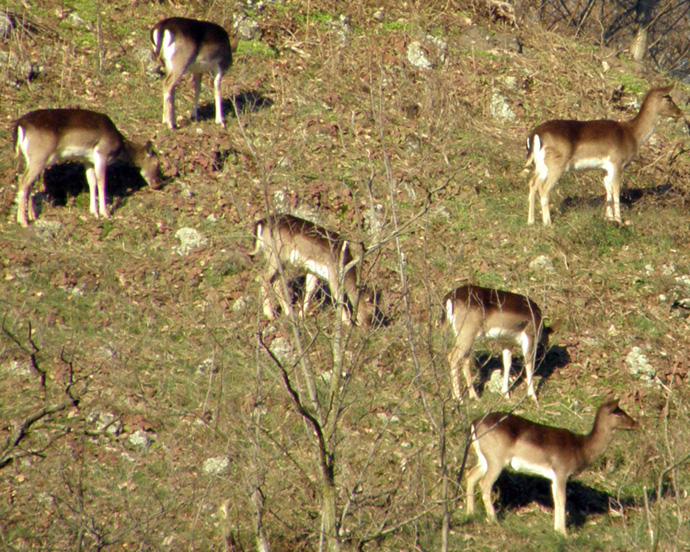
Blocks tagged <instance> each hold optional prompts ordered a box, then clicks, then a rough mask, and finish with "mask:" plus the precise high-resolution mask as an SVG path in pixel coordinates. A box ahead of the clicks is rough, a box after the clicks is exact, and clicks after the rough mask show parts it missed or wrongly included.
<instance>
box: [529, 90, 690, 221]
mask: <svg viewBox="0 0 690 552" xmlns="http://www.w3.org/2000/svg"><path fill="white" fill-rule="evenodd" d="M672 89H673V85H670V86H665V87H663V88H653V89H651V90H650V91H649V92H648V93H647V96H646V97H645V99H644V102H642V107H641V108H640V111H639V113H638V114H637V115H636V116H635V118H634V119H632V120H630V121H622V122H618V121H609V120H600V121H567V120H554V121H547V122H546V123H543V124H541V125H539V126H538V127H537V128H535V129H534V130H533V131H532V134H531V135H530V137H529V139H528V140H527V153H528V158H527V163H526V165H525V168H527V167H529V166H530V165H531V164H532V163H534V175H533V176H532V178H531V180H530V181H529V213H528V216H527V224H534V201H535V196H536V193H537V192H539V197H540V199H541V216H542V220H543V222H544V224H545V225H549V224H551V213H550V211H549V192H550V191H551V189H552V188H553V187H554V186H555V185H556V183H557V182H558V179H559V178H560V177H561V175H563V174H564V173H565V172H567V171H569V170H571V169H572V170H576V171H580V170H589V169H602V170H604V171H606V177H605V178H604V186H605V187H606V218H607V219H608V220H613V221H616V222H618V223H620V222H621V211H620V189H621V174H622V172H623V169H624V168H625V167H626V166H627V165H628V163H630V161H632V159H633V157H635V155H636V154H637V151H638V150H639V149H640V146H642V144H644V143H645V142H646V141H647V139H648V138H649V137H650V136H651V135H652V133H653V132H654V127H655V126H656V123H657V119H658V118H659V117H672V118H674V119H679V118H680V117H682V116H683V113H682V112H681V110H680V109H679V108H678V106H677V105H676V104H675V103H673V100H672V99H671V96H670V95H669V94H670V92H671V90H672Z"/></svg>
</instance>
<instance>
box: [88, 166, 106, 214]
mask: <svg viewBox="0 0 690 552" xmlns="http://www.w3.org/2000/svg"><path fill="white" fill-rule="evenodd" d="M95 157H96V159H95V166H94V170H95V175H96V190H97V191H98V214H99V215H100V216H102V217H103V218H108V217H109V216H110V215H109V213H108V208H107V207H106V204H105V177H106V169H107V167H108V163H107V161H106V160H105V158H103V157H102V156H100V155H98V153H96V156H95ZM87 178H88V171H87ZM89 186H91V185H89ZM91 199H92V200H93V198H91ZM93 206H94V207H95V205H93ZM94 214H95V213H94ZM96 216H98V215H96Z"/></svg>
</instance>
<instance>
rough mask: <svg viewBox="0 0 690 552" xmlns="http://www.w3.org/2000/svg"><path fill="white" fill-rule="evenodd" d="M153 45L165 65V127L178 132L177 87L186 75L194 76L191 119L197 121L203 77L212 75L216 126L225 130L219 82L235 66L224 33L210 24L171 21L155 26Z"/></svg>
mask: <svg viewBox="0 0 690 552" xmlns="http://www.w3.org/2000/svg"><path fill="white" fill-rule="evenodd" d="M151 42H153V49H154V53H155V55H156V57H159V58H161V60H162V61H163V64H164V65H165V72H166V76H165V79H164V80H163V124H167V125H168V126H169V127H170V128H171V129H173V128H175V86H176V85H177V83H178V82H179V81H180V79H181V78H182V76H183V75H184V74H185V73H192V75H193V79H194V108H193V109H192V119H193V120H197V119H198V114H199V92H200V91H201V75H202V74H203V73H210V74H212V75H213V87H214V95H215V100H216V123H218V124H219V125H221V126H223V127H225V122H224V121H223V98H222V97H221V95H220V81H221V80H222V79H223V75H225V73H227V71H228V70H229V69H230V65H232V50H233V48H232V46H231V45H230V37H229V36H228V33H227V32H226V31H225V29H223V27H221V26H220V25H216V24H215V23H210V22H208V21H197V20H196V19H186V18H184V17H171V18H169V19H164V20H162V21H159V22H158V23H156V24H155V25H154V26H153V28H152V29H151Z"/></svg>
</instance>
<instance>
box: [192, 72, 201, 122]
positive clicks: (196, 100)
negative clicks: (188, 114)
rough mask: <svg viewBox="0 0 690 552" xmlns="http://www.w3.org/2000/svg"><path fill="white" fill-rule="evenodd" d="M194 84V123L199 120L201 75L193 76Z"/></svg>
mask: <svg viewBox="0 0 690 552" xmlns="http://www.w3.org/2000/svg"><path fill="white" fill-rule="evenodd" d="M192 81H193V82H194V105H193V106H192V121H198V120H199V95H200V94H201V73H194V74H193V75H192Z"/></svg>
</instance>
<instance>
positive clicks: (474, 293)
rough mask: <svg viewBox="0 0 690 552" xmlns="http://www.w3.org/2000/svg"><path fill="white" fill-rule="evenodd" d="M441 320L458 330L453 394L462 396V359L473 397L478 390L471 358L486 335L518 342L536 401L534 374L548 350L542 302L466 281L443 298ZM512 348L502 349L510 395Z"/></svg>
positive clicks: (451, 361)
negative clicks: (540, 303)
mask: <svg viewBox="0 0 690 552" xmlns="http://www.w3.org/2000/svg"><path fill="white" fill-rule="evenodd" d="M442 322H444V323H447V324H449V325H450V326H451V328H452V329H453V333H454V334H455V343H454V344H453V347H452V348H451V351H450V353H449V354H448V363H449V365H450V378H451V388H452V391H453V396H454V397H455V399H456V400H460V398H461V393H460V374H459V373H458V365H459V364H460V362H461V361H462V363H463V373H464V375H465V382H466V383H467V389H468V391H469V394H470V396H471V397H472V398H474V399H476V398H477V392H476V391H475V390H474V386H473V385H472V375H471V373H470V362H471V360H472V358H471V352H472V346H473V345H474V343H475V341H477V340H478V339H480V338H482V337H485V338H488V339H500V340H502V341H512V342H516V343H519V344H520V345H521V348H522V354H523V356H524V361H525V372H526V374H527V389H528V394H529V396H530V397H532V398H533V399H534V400H535V401H536V400H537V394H536V392H535V390H534V385H533V383H532V377H533V375H534V366H535V364H536V363H537V361H538V360H540V359H541V358H542V357H543V355H544V354H545V353H546V350H547V348H548V336H549V334H550V333H551V329H550V328H545V327H544V321H543V320H542V314H541V310H540V309H539V306H537V304H536V303H535V302H534V301H532V300H531V299H529V298H528V297H525V296H524V295H518V294H516V293H511V292H509V291H501V290H497V289H489V288H484V287H479V286H475V285H472V284H466V285H463V286H460V287H459V288H457V289H456V290H454V291H451V292H450V293H449V294H448V295H446V296H445V297H444V299H443V318H442ZM511 364H512V354H511V350H510V348H504V350H503V388H502V392H503V393H504V394H505V395H506V396H510V393H509V390H510V379H509V378H510V368H511Z"/></svg>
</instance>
